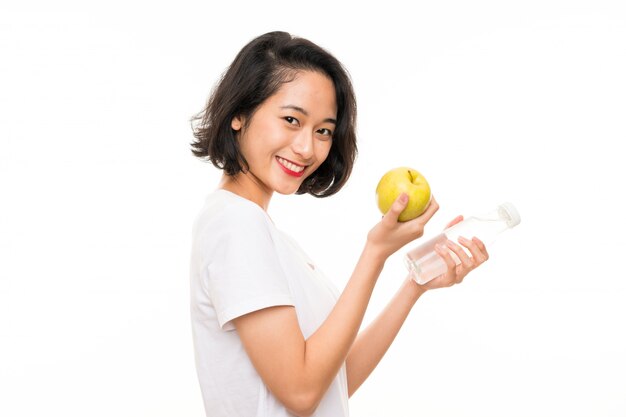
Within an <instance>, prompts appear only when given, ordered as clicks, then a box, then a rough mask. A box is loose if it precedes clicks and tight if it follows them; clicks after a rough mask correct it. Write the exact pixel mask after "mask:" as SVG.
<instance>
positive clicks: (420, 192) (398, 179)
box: [376, 167, 431, 222]
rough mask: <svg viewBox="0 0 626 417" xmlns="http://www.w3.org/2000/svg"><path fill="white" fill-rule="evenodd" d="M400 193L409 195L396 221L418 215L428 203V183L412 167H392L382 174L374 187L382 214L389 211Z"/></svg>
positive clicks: (429, 193)
mask: <svg viewBox="0 0 626 417" xmlns="http://www.w3.org/2000/svg"><path fill="white" fill-rule="evenodd" d="M402 193H406V194H407V195H408V196H409V202H408V203H407V206H406V208H405V209H404V210H403V211H402V213H400V216H399V217H398V221H401V222H405V221H408V220H411V219H414V218H416V217H418V216H420V215H421V214H422V213H424V211H425V210H426V208H427V207H428V204H429V203H430V199H431V192H430V185H429V184H428V181H426V178H425V177H424V176H423V175H422V174H420V173H419V172H418V171H416V170H415V169H412V168H407V167H399V168H394V169H392V170H390V171H388V172H387V173H385V175H383V176H382V178H381V179H380V181H379V182H378V186H377V187H376V202H377V204H378V208H379V209H380V211H381V212H382V213H383V214H386V213H387V212H388V211H389V208H390V207H391V205H392V204H393V202H394V201H395V200H396V198H398V196H399V195H400V194H402Z"/></svg>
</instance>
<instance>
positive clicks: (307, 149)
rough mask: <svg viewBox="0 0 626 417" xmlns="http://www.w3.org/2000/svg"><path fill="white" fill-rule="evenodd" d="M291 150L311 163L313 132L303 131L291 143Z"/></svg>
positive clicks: (304, 160)
mask: <svg viewBox="0 0 626 417" xmlns="http://www.w3.org/2000/svg"><path fill="white" fill-rule="evenodd" d="M291 150H292V151H293V152H294V153H295V154H297V155H298V156H300V157H301V158H302V159H303V162H306V161H309V160H310V159H311V158H312V157H313V132H309V131H307V130H305V129H302V130H301V131H300V132H298V135H296V136H295V137H294V139H293V141H292V142H291Z"/></svg>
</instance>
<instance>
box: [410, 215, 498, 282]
mask: <svg viewBox="0 0 626 417" xmlns="http://www.w3.org/2000/svg"><path fill="white" fill-rule="evenodd" d="M462 221H463V216H457V217H455V218H454V219H453V220H452V221H451V222H450V223H448V225H447V226H446V227H445V229H448V228H450V227H452V226H454V225H455V224H457V223H460V222H462ZM459 243H460V244H461V245H463V246H465V247H466V248H467V250H468V251H469V253H470V254H471V256H469V255H468V254H467V253H466V251H465V250H463V248H461V246H460V245H459V244H457V243H455V242H453V241H452V240H449V239H442V240H441V242H439V243H437V244H435V252H436V253H437V254H438V255H439V256H440V257H441V258H443V260H444V262H445V263H446V266H447V269H446V272H445V273H443V274H441V275H439V276H437V277H435V278H433V279H431V280H430V281H428V282H426V283H425V284H417V285H419V286H420V287H422V288H423V289H426V290H432V289H435V288H442V287H450V286H452V285H454V284H460V283H461V282H462V281H463V279H464V278H465V277H466V276H467V274H469V273H470V272H471V271H472V270H474V269H476V268H477V267H478V266H480V265H481V264H482V263H484V262H485V261H487V260H488V259H489V253H488V252H487V248H486V247H485V244H484V243H483V242H482V241H481V240H480V239H478V238H477V237H472V238H471V239H470V238H469V237H468V238H465V237H462V236H460V237H459ZM450 251H452V253H454V254H455V255H456V257H457V258H458V259H459V260H460V263H457V261H456V259H454V258H453V255H451V253H450Z"/></svg>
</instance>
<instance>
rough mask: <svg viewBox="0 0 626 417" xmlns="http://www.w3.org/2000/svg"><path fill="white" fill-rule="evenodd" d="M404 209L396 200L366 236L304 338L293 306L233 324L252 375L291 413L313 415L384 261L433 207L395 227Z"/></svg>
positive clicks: (419, 231) (349, 342)
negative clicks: (333, 298) (337, 291)
mask: <svg viewBox="0 0 626 417" xmlns="http://www.w3.org/2000/svg"><path fill="white" fill-rule="evenodd" d="M405 206H406V200H405V201H402V200H401V199H398V200H397V201H396V202H395V203H394V206H393V207H392V209H391V210H390V211H389V212H388V213H387V214H386V215H385V217H384V218H383V219H382V221H381V222H380V223H379V224H378V225H377V226H376V227H374V228H373V229H372V230H371V231H370V232H369V234H368V239H367V242H366V244H365V247H364V249H363V252H362V254H361V257H360V258H359V261H358V262H357V265H356V268H355V269H354V272H353V274H352V276H351V277H350V279H349V281H348V283H347V285H346V288H345V289H344V291H343V292H342V294H341V296H340V297H339V300H338V301H337V303H336V304H335V307H334V308H333V310H332V311H331V313H330V314H329V316H328V317H327V318H326V320H325V321H324V323H323V324H322V325H321V326H320V327H319V329H318V330H317V331H316V332H315V333H313V334H312V335H311V336H310V337H309V338H308V339H306V340H305V339H304V337H303V335H302V332H301V331H300V328H299V326H298V321H297V317H296V314H295V309H294V308H293V307H288V306H281V307H271V308H267V309H263V310H259V311H255V312H253V313H250V314H247V315H244V316H241V317H239V318H237V319H235V320H234V324H235V327H236V328H237V331H238V332H239V335H240V337H241V340H242V342H243V344H244V346H245V348H246V352H247V353H248V355H249V357H250V359H251V361H252V363H253V364H254V366H255V368H256V370H257V372H258V373H259V375H260V376H261V378H262V379H263V381H264V382H265V383H266V385H267V386H268V388H269V389H270V390H271V391H272V393H273V394H274V395H275V396H276V397H277V398H278V399H279V400H280V401H281V402H282V403H283V404H284V405H285V406H286V407H287V408H288V409H289V410H291V411H292V412H293V413H295V414H297V415H310V414H311V413H313V411H314V410H315V408H316V407H317V405H318V404H319V402H320V401H321V399H322V397H323V395H324V393H325V392H326V390H327V389H328V387H329V385H330V384H331V382H332V380H333V379H334V377H335V376H336V374H337V372H338V371H339V369H340V367H341V366H342V364H343V363H344V362H345V360H346V358H347V356H348V352H349V351H350V348H351V347H352V344H353V342H354V340H355V338H356V336H357V333H358V330H359V327H360V326H361V322H362V320H363V316H364V314H365V310H366V307H367V304H368V303H369V300H370V297H371V294H372V291H373V289H374V285H375V284H376V280H377V279H378V276H379V275H380V272H381V270H382V268H383V266H384V263H385V261H386V259H387V257H389V256H390V255H391V254H392V253H394V252H395V251H396V250H398V249H399V248H400V247H402V246H404V245H405V244H406V243H408V242H410V241H412V240H414V239H416V238H417V237H419V236H421V235H422V234H423V228H424V225H425V224H426V222H427V221H428V220H429V219H430V218H431V217H432V215H433V214H434V213H435V212H436V211H437V209H438V208H439V206H438V205H437V204H436V202H435V201H434V200H433V201H432V202H431V205H430V206H429V208H428V209H427V211H426V212H425V213H424V214H423V215H422V216H420V217H419V218H418V219H415V220H412V221H410V222H405V223H399V222H398V221H397V218H398V215H399V213H400V212H401V211H402V210H403V209H404V207H405Z"/></svg>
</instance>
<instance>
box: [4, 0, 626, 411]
mask: <svg viewBox="0 0 626 417" xmlns="http://www.w3.org/2000/svg"><path fill="white" fill-rule="evenodd" d="M86 3H87V2H75V3H66V2H43V1H42V2H40V3H28V2H19V4H18V2H11V1H8V2H5V1H4V0H3V2H2V3H1V6H0V202H1V204H0V215H1V217H0V415H2V416H7V417H14V416H15V417H17V416H37V415H53V416H92V417H97V416H107V417H109V416H133V417H135V416H151V417H157V416H198V417H199V416H203V415H204V414H203V413H204V411H203V408H202V402H201V397H200V391H199V388H198V383H197V380H196V375H195V368H194V363H193V349H192V344H191V332H190V323H189V312H188V310H189V308H188V258H189V249H190V231H191V223H192V221H193V217H194V216H195V213H196V212H197V211H198V210H199V208H200V205H201V203H202V201H203V200H204V198H205V196H206V194H207V193H208V192H209V191H210V190H212V189H213V188H214V187H215V185H216V183H217V181H218V179H219V176H220V173H219V172H218V170H216V169H215V168H213V166H211V165H210V164H207V163H203V162H201V161H199V160H197V159H195V158H194V157H192V155H191V152H190V150H189V146H188V144H189V142H191V140H192V136H191V129H190V126H189V119H190V118H191V116H192V115H193V114H195V113H197V112H198V111H200V110H201V109H202V107H203V105H204V103H205V100H206V99H207V97H208V94H209V92H210V90H211V88H212V86H213V85H214V83H215V82H216V81H217V79H218V77H219V75H220V74H221V73H222V71H223V70H224V69H225V68H226V67H227V66H228V64H229V63H230V62H231V60H232V58H233V57H234V55H235V54H236V53H237V51H238V50H239V49H240V48H241V47H242V46H243V45H244V44H245V43H247V42H248V41H249V40H251V39H252V38H253V37H255V36H257V35H260V34H262V33H265V32H267V31H270V30H278V29H280V30H286V31H289V32H291V33H293V34H296V35H300V36H303V37H306V38H309V39H311V40H313V41H314V42H316V43H318V44H319V45H321V46H323V47H325V48H327V49H328V50H329V51H331V52H332V53H333V54H335V55H336V56H337V57H338V58H339V59H340V60H341V61H342V62H343V63H344V64H345V65H346V67H347V68H348V70H349V72H350V74H351V76H352V78H353V81H354V87H355V90H356V93H357V99H358V103H359V124H358V133H359V144H360V154H359V157H358V159H357V162H356V165H355V168H354V172H353V176H352V177H351V179H350V182H349V184H348V185H347V186H346V187H345V189H344V190H342V192H340V193H339V194H338V195H336V196H334V197H331V198H328V199H322V200H318V199H314V198H312V197H309V196H289V197H282V196H280V197H277V198H275V199H274V200H273V202H272V205H271V206H270V214H271V215H272V217H273V218H274V221H275V222H276V223H277V224H278V225H279V227H280V228H281V229H283V230H285V231H287V232H288V233H290V234H291V235H293V236H294V237H296V238H297V239H298V240H299V241H300V243H301V245H302V246H303V247H304V248H305V249H306V250H307V251H308V252H309V254H310V255H311V256H312V257H313V258H314V259H316V260H317V262H318V263H319V264H320V265H322V268H323V269H324V270H325V272H326V273H327V274H328V275H330V276H331V277H332V279H333V280H334V281H335V282H336V283H337V285H338V286H339V287H340V288H342V287H343V285H344V283H345V282H346V280H347V279H348V277H349V275H350V273H351V270H352V267H353V265H354V264H355V262H356V259H357V257H358V255H359V252H360V250H361V248H362V246H363V243H364V239H365V235H366V233H367V231H368V230H369V229H370V228H371V227H372V226H373V225H374V224H375V223H376V222H377V221H378V220H379V218H380V214H379V213H378V211H377V209H376V206H375V203H374V189H375V187H376V183H377V182H378V179H379V178H380V176H381V175H382V174H383V173H384V172H385V171H387V170H388V169H390V168H393V167H396V166H404V165H406V166H411V167H414V168H416V169H418V170H419V171H421V172H422V173H423V174H424V175H425V176H426V177H427V178H428V180H429V181H430V184H431V186H432V189H433V193H434V195H435V197H436V198H437V200H438V202H439V203H440V205H441V209H440V210H439V212H438V213H437V215H436V216H435V217H434V218H433V220H432V221H431V222H430V224H429V226H428V229H427V231H426V234H427V235H432V234H434V233H437V232H438V231H439V230H441V228H443V226H444V225H445V224H446V223H447V222H448V221H449V220H450V219H452V218H453V217H454V216H455V215H457V214H466V215H467V214H471V213H477V212H480V211H483V210H484V209H489V208H491V207H492V206H495V205H497V204H498V203H500V202H502V201H507V200H508V201H511V202H513V203H515V204H516V205H517V207H518V209H519V211H520V213H521V215H522V223H521V224H520V226H518V227H517V228H516V229H514V230H512V231H511V232H509V233H508V234H507V235H506V236H504V235H503V237H502V239H501V240H500V241H498V242H497V243H496V244H495V245H494V246H492V247H491V248H490V252H491V260H490V261H489V262H488V263H486V264H485V265H484V266H483V267H481V268H479V269H478V270H476V271H475V272H473V273H472V274H470V276H468V278H467V279H466V280H465V282H464V283H463V284H462V285H459V286H456V287H453V288H450V289H444V290H437V291H434V292H432V293H427V294H426V295H425V296H424V297H423V298H422V299H421V300H419V302H418V303H417V305H416V307H415V309H414V311H413V312H412V314H411V316H410V317H409V319H408V320H407V322H406V324H405V326H404V328H403V329H402V331H401V333H400V335H399V336H398V339H397V340H396V342H395V344H394V345H393V346H392V347H391V349H390V351H389V353H388V355H387V356H386V357H385V359H384V360H383V361H382V363H381V364H380V366H379V367H378V368H377V370H376V371H375V372H374V373H373V374H372V376H371V377H370V379H369V380H368V381H367V382H366V384H365V385H364V386H363V387H362V388H361V389H360V390H359V391H358V392H357V393H356V394H355V395H354V397H353V398H352V399H351V410H352V414H353V415H354V416H362V417H365V416H418V415H419V416H433V417H434V416H458V417H463V416H480V417H484V416H524V417H526V416H569V417H575V416H590V415H594V416H624V415H626V359H625V354H626V340H625V328H626V326H625V320H624V317H626V302H625V301H624V300H625V298H626V283H625V278H626V276H625V275H626V274H625V273H624V266H623V259H624V258H623V256H624V252H625V249H626V243H625V239H624V234H625V232H626V227H625V226H626V222H625V220H624V213H623V211H624V203H625V202H626V199H625V198H624V188H623V183H624V179H626V169H625V168H624V157H623V155H624V151H623V150H620V149H623V147H621V146H620V145H621V142H623V141H624V140H625V139H626V117H625V116H626V76H625V74H626V14H625V9H624V6H623V2H620V1H613V2H610V1H575V0H574V1H572V0H567V1H565V0H564V1H555V0H548V1H524V2H509V1H495V0H494V1H486V0H479V1H440V2H416V3H415V4H414V5H413V6H412V8H407V6H405V5H404V4H403V3H399V2H394V1H386V2H377V3H376V4H374V5H366V4H363V3H358V4H357V3H356V2H355V3H351V4H344V3H343V2H339V1H332V2H325V1H317V2H308V3H302V2H265V1H264V2H249V3H245V2H241V1H238V2H225V1H224V2H219V3H215V2H209V1H205V2H200V1H198V2H189V1H188V2H166V3H165V2H164V3H160V2H148V1H145V2H119V3H117V2H100V3H98V4H97V5H87V4H86ZM405 249H408V248H405ZM404 251H405V250H402V251H400V252H398V253H397V254H396V255H394V257H392V258H391V259H390V260H389V261H388V262H387V268H386V269H385V271H384V272H383V274H382V276H381V278H380V280H379V283H378V286H377V289H376V291H375V293H374V296H373V299H372V302H371V304H370V309H369V310H368V313H367V316H366V322H368V321H370V320H371V319H372V318H373V317H374V315H375V314H376V313H377V312H378V311H380V309H381V308H382V307H383V306H384V305H385V303H386V301H387V300H388V299H389V298H390V297H391V295H392V294H393V293H394V292H395V290H396V289H397V288H398V286H399V285H400V283H401V281H402V280H403V278H404V273H405V271H404V266H403V265H402V259H401V255H402V253H403V252H404ZM242 256H243V255H242Z"/></svg>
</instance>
